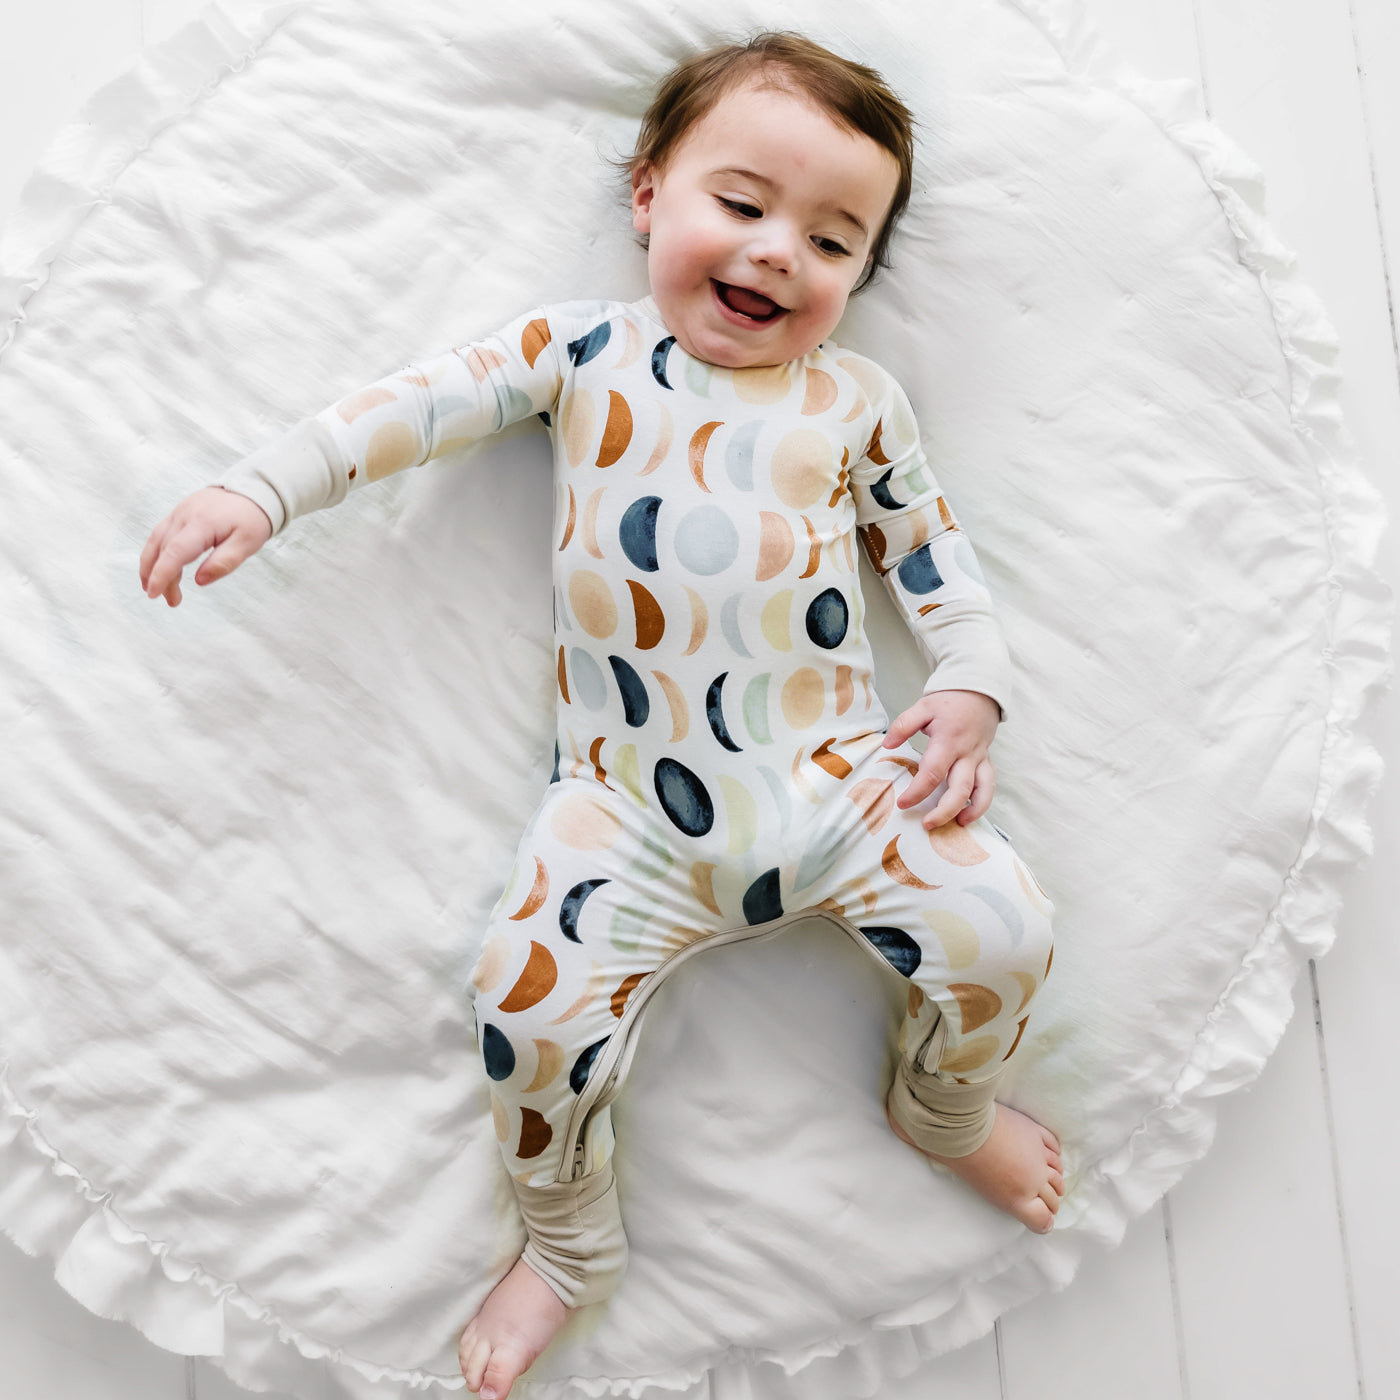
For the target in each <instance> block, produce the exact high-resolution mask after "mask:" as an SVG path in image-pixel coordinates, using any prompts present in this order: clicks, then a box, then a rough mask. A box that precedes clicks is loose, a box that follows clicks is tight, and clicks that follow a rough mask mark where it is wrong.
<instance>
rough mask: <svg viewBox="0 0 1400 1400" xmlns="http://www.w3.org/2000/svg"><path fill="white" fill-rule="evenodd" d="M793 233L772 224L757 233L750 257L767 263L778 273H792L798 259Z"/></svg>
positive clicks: (776, 224)
mask: <svg viewBox="0 0 1400 1400" xmlns="http://www.w3.org/2000/svg"><path fill="white" fill-rule="evenodd" d="M794 247H795V243H794V237H793V234H792V231H791V230H790V229H786V228H784V227H783V226H782V225H781V224H778V223H770V224H769V225H768V227H767V228H764V229H762V230H758V231H757V236H756V237H755V239H754V242H753V246H752V248H751V249H750V256H751V257H752V258H753V260H754V261H755V262H762V263H767V264H768V266H769V267H771V268H773V269H774V270H775V271H777V272H790V271H791V270H792V265H793V262H794V260H795V258H796V253H795V251H794Z"/></svg>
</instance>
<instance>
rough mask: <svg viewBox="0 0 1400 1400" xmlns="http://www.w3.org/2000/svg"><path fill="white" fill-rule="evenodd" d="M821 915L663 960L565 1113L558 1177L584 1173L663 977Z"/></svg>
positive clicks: (790, 917)
mask: <svg viewBox="0 0 1400 1400" xmlns="http://www.w3.org/2000/svg"><path fill="white" fill-rule="evenodd" d="M823 916H824V917H826V918H833V917H835V916H834V915H832V914H831V912H830V910H824V909H822V910H815V911H814V910H811V909H799V910H797V911H796V912H794V913H791V914H783V915H781V916H780V917H779V918H777V919H773V920H771V921H770V922H768V923H766V924H752V925H748V926H746V927H744V928H738V929H727V930H725V932H723V933H712V934H710V935H709V936H708V937H706V938H698V939H696V941H695V942H694V943H692V944H690V945H689V946H688V947H685V948H682V949H681V950H680V952H678V953H673V954H672V955H671V956H670V957H669V958H667V960H666V961H665V962H664V963H662V964H661V966H660V967H658V968H657V969H656V971H655V972H653V973H652V974H651V975H650V976H649V977H648V978H647V979H646V981H645V982H643V983H642V984H641V985H640V986H639V987H638V988H637V990H636V991H635V992H633V993H632V999H631V1001H630V1002H628V1004H627V1009H626V1010H625V1011H624V1012H623V1013H622V1019H621V1021H619V1022H618V1026H617V1029H616V1030H615V1031H614V1032H613V1033H612V1038H611V1039H610V1040H609V1041H608V1043H607V1045H606V1046H605V1047H604V1049H603V1052H602V1054H601V1055H599V1057H598V1059H597V1060H596V1061H595V1062H594V1065H593V1072H592V1074H590V1075H589V1077H588V1083H587V1084H585V1085H584V1087H583V1093H581V1094H580V1095H579V1096H578V1098H577V1099H576V1100H575V1102H574V1106H573V1108H572V1109H571V1110H570V1111H569V1119H568V1123H567V1124H566V1126H565V1128H564V1160H563V1162H562V1163H561V1164H560V1168H559V1176H558V1178H557V1179H558V1180H559V1181H561V1182H562V1181H577V1180H579V1178H580V1177H583V1176H585V1175H587V1169H588V1142H589V1138H590V1131H589V1129H590V1128H591V1126H592V1123H591V1120H592V1119H593V1118H594V1117H595V1115H596V1114H597V1113H598V1112H599V1111H600V1110H601V1109H603V1108H606V1107H607V1106H608V1104H610V1103H611V1102H612V1101H613V1099H615V1098H616V1097H617V1093H618V1090H619V1088H620V1087H621V1083H622V1078H623V1074H624V1072H625V1071H626V1068H627V1065H628V1064H630V1062H631V1059H632V1054H631V1052H632V1051H633V1050H634V1049H635V1048H636V1046H635V1041H634V1039H633V1037H634V1035H635V1032H636V1028H637V1022H638V1021H639V1020H640V1019H641V1015H642V1012H643V1010H645V1008H646V1004H647V1002H648V1001H650V999H651V996H652V993H653V992H654V991H655V990H656V989H657V987H659V986H660V985H661V983H662V981H663V980H664V978H665V977H667V976H669V975H670V973H672V972H673V971H674V970H675V969H676V968H677V967H678V966H679V965H680V964H681V963H683V962H685V960H686V959H687V958H689V957H692V956H693V955H694V954H696V953H698V952H700V951H701V950H702V949H705V948H713V947H715V946H716V945H718V944H721V943H741V942H745V941H747V940H748V939H751V938H771V937H772V936H773V935H774V934H777V933H781V932H782V931H783V929H784V928H786V927H787V925H788V924H791V923H795V922H796V921H797V920H798V919H802V918H812V917H818V918H820V917H823ZM838 922H839V921H838ZM847 931H848V932H849V931H850V930H849V929H848V930H847ZM856 936H857V940H858V941H859V942H861V943H865V944H866V945H867V947H868V946H869V942H868V940H867V939H865V938H862V937H860V935H859V934H857V935H856ZM870 951H871V952H872V953H874V955H875V956H876V957H877V958H880V961H881V962H882V963H884V965H885V967H887V968H888V967H889V964H888V963H886V962H885V960H884V958H882V957H880V954H879V953H878V952H876V950H875V949H874V948H871V949H870ZM566 1172H567V1173H568V1175H567V1176H566V1175H565V1173H566Z"/></svg>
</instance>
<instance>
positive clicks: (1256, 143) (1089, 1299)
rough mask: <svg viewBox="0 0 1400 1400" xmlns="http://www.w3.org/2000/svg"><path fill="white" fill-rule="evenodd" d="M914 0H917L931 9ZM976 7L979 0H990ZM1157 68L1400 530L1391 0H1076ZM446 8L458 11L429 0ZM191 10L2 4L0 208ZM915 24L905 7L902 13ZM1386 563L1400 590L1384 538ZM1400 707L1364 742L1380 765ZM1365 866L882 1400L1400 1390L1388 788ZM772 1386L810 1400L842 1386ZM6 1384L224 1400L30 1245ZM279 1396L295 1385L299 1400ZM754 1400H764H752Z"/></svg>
mask: <svg viewBox="0 0 1400 1400" xmlns="http://www.w3.org/2000/svg"><path fill="white" fill-rule="evenodd" d="M926 2H927V0H926ZM991 2H992V0H989V3H991ZM1088 2H1089V8H1090V12H1091V14H1093V16H1094V17H1095V18H1096V20H1097V21H1098V23H1099V25H1100V27H1101V29H1102V30H1103V32H1104V33H1105V34H1106V36H1107V37H1108V38H1109V39H1110V40H1111V41H1112V42H1113V43H1114V44H1115V45H1116V46H1117V47H1118V48H1119V49H1120V51H1121V52H1123V53H1124V54H1125V55H1126V56H1127V57H1128V58H1129V59H1130V60H1131V61H1132V63H1133V64H1134V66H1136V67H1137V68H1138V69H1139V70H1140V71H1141V72H1143V73H1144V74H1146V75H1147V76H1150V77H1160V78H1170V77H1186V78H1190V79H1192V80H1193V81H1195V82H1196V83H1198V84H1200V85H1201V89H1202V97H1201V103H1202V108H1203V110H1205V111H1207V112H1208V113H1209V115H1210V116H1211V117H1212V118H1213V119H1214V120H1215V121H1217V122H1218V123H1219V124H1220V125H1221V126H1222V127H1223V128H1224V130H1225V131H1226V132H1228V133H1229V134H1230V135H1231V136H1232V137H1233V138H1234V139H1235V140H1236V141H1237V142H1238V143H1239V144H1240V145H1241V146H1242V147H1243V148H1244V149H1245V150H1246V151H1247V152H1248V153H1249V154H1250V155H1252V156H1253V157H1254V159H1255V160H1256V161H1257V162H1258V163H1259V164H1260V165H1261V166H1262V167H1263V169H1264V171H1265V174H1266V175H1267V177H1268V185H1269V213H1270V219H1271V222H1272V224H1273V226H1274V228H1275V230H1276V232H1277V233H1278V234H1279V236H1280V237H1281V239H1282V240H1283V242H1284V243H1285V244H1286V245H1287V246H1288V247H1290V248H1292V249H1294V250H1295V251H1296V252H1297V253H1298V255H1299V260H1300V264H1301V267H1302V270H1303V273H1304V276H1305V279H1306V280H1307V281H1308V282H1309V283H1311V285H1312V286H1313V287H1314V288H1315V289H1316V290H1317V292H1318V293H1319V294H1320V295H1321V297H1322V300H1323V302H1324V304H1325V305H1326V307H1327V309H1328V312H1329V314H1330V316H1331V318H1332V320H1333V322H1334V323H1335V325H1336V327H1337V329H1338V331H1339V333H1340V335H1341V339H1342V347H1343V359H1342V371H1343V375H1344V386H1343V406H1344V409H1345V411H1346V415H1347V421H1348V424H1349V427H1350V429H1351V432H1352V434H1353V436H1354V437H1355V438H1356V440H1357V444H1358V447H1359V450H1360V455H1361V457H1362V460H1363V461H1364V462H1365V463H1366V464H1367V465H1368V467H1369V469H1370V472H1371V475H1372V476H1373V478H1374V479H1375V480H1376V481H1377V483H1378V484H1379V485H1380V487H1381V489H1382V490H1383V492H1384V493H1385V496H1386V499H1387V501H1388V504H1389V508H1390V512H1391V515H1392V517H1393V518H1395V519H1397V521H1400V356H1397V353H1396V333H1395V316H1394V310H1393V303H1392V296H1391V281H1392V276H1393V275H1394V273H1395V271H1396V269H1394V268H1393V266H1392V262H1391V259H1392V258H1393V257H1394V255H1395V254H1396V253H1397V252H1400V5H1397V4H1396V3H1395V0H1088ZM445 3H465V0H445ZM200 8H201V6H200V4H199V3H198V2H197V0H43V4H42V6H40V5H37V4H31V3H29V0H0V21H3V23H0V220H3V219H4V218H5V217H7V216H8V214H9V212H10V210H11V209H12V208H13V207H14V204H15V201H16V200H17V198H18V195H19V191H20V188H21V186H22V184H23V182H24V179H25V177H26V175H27V174H28V172H29V170H30V169H31V168H32V166H33V165H34V163H35V162H36V160H37V159H38V158H39V156H40V154H41V153H42V151H43V149H44V147H45V146H46V144H47V143H48V141H49V140H50V138H51V137H52V135H53V134H54V132H55V131H56V129H57V128H58V127H59V126H60V125H61V124H62V123H63V122H65V121H68V120H71V119H73V118H74V116H75V115H76V113H77V110H78V108H79V106H80V104H81V103H82V101H83V99H84V98H85V97H86V95H87V94H88V93H89V92H90V91H92V89H94V88H95V87H97V86H99V85H101V84H102V83H104V82H106V81H107V80H109V79H110V78H113V77H115V76H116V75H117V74H119V73H120V72H122V71H123V70H124V69H126V68H128V67H130V66H131V64H132V63H133V62H134V61H135V59H136V56H137V54H138V52H139V51H140V49H141V48H142V46H143V45H145V44H148V43H152V42H155V41H157V40H159V39H161V38H163V37H165V36H166V35H168V34H170V33H171V32H173V31H174V30H175V29H176V28H178V27H179V26H180V25H182V24H184V23H186V22H187V21H188V20H189V19H191V18H193V17H194V16H195V15H196V14H197V13H198V12H199V10H200ZM910 13H911V22H912V16H913V15H914V14H916V13H917V7H911V11H910ZM1383 548H1384V557H1383V560H1382V567H1383V569H1384V571H1385V573H1386V575H1387V577H1388V578H1389V580H1390V582H1391V584H1392V586H1396V585H1397V584H1400V568H1397V556H1398V555H1400V548H1397V545H1396V543H1395V538H1394V537H1393V536H1388V537H1387V539H1386V541H1385V545H1384V546H1383ZM1398 716H1400V708H1398V707H1397V703H1396V700H1395V698H1394V696H1393V695H1388V696H1387V697H1386V699H1385V700H1384V702H1383V703H1382V707H1381V711H1380V714H1379V724H1378V728H1377V731H1376V732H1377V738H1378V741H1379V744H1380V747H1381V751H1382V754H1383V755H1384V757H1385V759H1386V763H1387V768H1388V769H1389V770H1391V773H1392V774H1393V773H1394V772H1395V770H1400V717H1398ZM1372 816H1373V822H1374V828H1375V837H1376V850H1377V856H1376V858H1375V859H1374V860H1373V861H1372V862H1371V863H1370V864H1369V866H1367V867H1366V868H1365V869H1363V870H1360V871H1358V872H1356V873H1355V874H1354V875H1353V876H1352V878H1351V880H1350V881H1349V887H1348V890H1347V895H1348V898H1347V906H1346V911H1345V913H1344V916H1343V919H1342V922H1341V926H1340V928H1339V932H1338V942H1337V946H1336V948H1335V949H1334V951H1333V952H1332V953H1330V954H1329V955H1328V956H1327V957H1326V958H1325V959H1323V960H1321V961H1320V962H1318V963H1317V964H1316V966H1315V967H1314V966H1310V967H1309V968H1307V969H1306V970H1305V971H1304V973H1303V975H1302V977H1301V978H1300V980H1299V982H1298V985H1297V988H1296V991H1295V998H1296V1004H1297V1014H1296V1015H1295V1016H1294V1019H1293V1021H1292V1023H1291V1025H1290V1026H1289V1029H1288V1031H1287V1032H1286V1034H1285V1036H1284V1039H1283V1042H1282V1044H1281V1045H1280V1047H1279V1049H1278V1051H1277V1053H1276V1054H1275V1056H1274V1058H1273V1059H1272V1061H1271V1062H1270V1064H1269V1065H1268V1067H1267V1068H1266V1070H1265V1072H1264V1074H1263V1076H1262V1078H1261V1079H1260V1081H1259V1083H1258V1084H1257V1085H1256V1086H1255V1087H1254V1088H1252V1089H1251V1090H1249V1091H1247V1092H1244V1093H1240V1094H1236V1095H1234V1096H1233V1097H1231V1098H1230V1099H1227V1100H1225V1101H1224V1102H1223V1103H1222V1105H1221V1112H1220V1127H1219V1133H1218V1137H1217V1141H1216V1144H1215V1146H1214V1147H1213V1148H1212V1150H1211V1152H1210V1154H1209V1156H1208V1157H1207V1158H1206V1160H1205V1161H1204V1162H1203V1163H1201V1164H1200V1165H1199V1166H1198V1167H1196V1168H1195V1169H1194V1170H1193V1171H1192V1172H1191V1173H1190V1174H1189V1175H1188V1176H1187V1178H1186V1179H1185V1181H1183V1182H1182V1184H1181V1185H1180V1186H1179V1187H1177V1188H1176V1189H1175V1190H1173V1191H1172V1192H1171V1193H1170V1194H1169V1195H1168V1197H1167V1198H1166V1199H1165V1200H1164V1201H1163V1202H1162V1203H1161V1204H1159V1205H1158V1206H1157V1207H1156V1208H1155V1209H1154V1210H1152V1211H1151V1212H1149V1214H1148V1215H1147V1216H1145V1217H1144V1218H1143V1219H1142V1220H1140V1221H1138V1222H1137V1223H1136V1224H1135V1225H1134V1226H1133V1227H1131V1228H1130V1230H1129V1232H1128V1236H1127V1239H1126V1241H1125V1242H1124V1243H1123V1245H1122V1246H1121V1247H1120V1248H1119V1249H1117V1250H1116V1251H1114V1252H1112V1253H1106V1254H1101V1255H1096V1256H1094V1257H1091V1258H1090V1259H1089V1260H1088V1261H1087V1262H1086V1264H1085V1266H1084V1268H1083V1269H1082V1271H1081V1273H1080V1275H1079V1277H1078V1278H1077V1279H1076V1280H1075V1282H1074V1283H1073V1284H1072V1286H1071V1287H1070V1288H1069V1289H1068V1290H1067V1291H1066V1292H1064V1293H1061V1294H1058V1295H1055V1296H1051V1297H1045V1298H1041V1299H1038V1300H1036V1301H1035V1302H1032V1303H1030V1304H1028V1305H1026V1306H1024V1307H1022V1308H1020V1309H1017V1310H1016V1311H1014V1312H1012V1313H1009V1314H1008V1315H1007V1316H1006V1317H1004V1318H1003V1319H1002V1320H1001V1322H1000V1323H999V1324H998V1326H997V1328H996V1331H995V1332H994V1333H993V1334H990V1335H988V1336H987V1337H986V1338H984V1339H983V1340H982V1341H981V1342H979V1343H976V1344H974V1345H973V1346H971V1347H968V1348H966V1349H964V1350H963V1351H962V1352H960V1353H957V1354H956V1355H954V1356H952V1357H948V1358H945V1359H944V1360H942V1361H940V1362H938V1363H936V1364H934V1365H933V1366H930V1367H929V1368H927V1369H926V1370H925V1371H924V1372H923V1373H922V1374H921V1375H918V1376H916V1377H911V1378H910V1379H909V1381H908V1382H906V1383H903V1384H901V1385H899V1386H898V1387H887V1388H886V1389H885V1390H884V1391H883V1392H882V1396H881V1400H913V1397H915V1396H918V1397H921V1400H934V1398H935V1397H940V1396H946V1397H949V1400H1067V1398H1068V1397H1071V1396H1072V1397H1074V1398H1075V1400H1129V1397H1131V1400H1217V1398H1218V1400H1226V1398H1227V1397H1228V1400H1265V1397H1268V1400H1295V1397H1296V1400H1304V1397H1306V1400H1344V1398H1345V1400H1351V1397H1357V1396H1363V1397H1370V1400H1391V1397H1395V1396H1400V1329H1397V1327H1396V1326H1395V1319H1394V1310H1395V1306H1396V1305H1397V1303H1400V1223H1397V1222H1400V1200H1397V1191H1396V1189H1395V1185H1394V1177H1395V1171H1396V1166H1397V1159H1400V1124H1398V1123H1397V1114H1400V1095H1397V1093H1396V1084H1395V1074H1394V1070H1393V1068H1392V1066H1393V1064H1394V1058H1395V1049H1394V1044H1393V1039H1394V1036H1395V1034H1396V1018H1395V1002H1396V1000H1397V993H1400V938H1397V931H1398V930H1400V916H1397V912H1396V911H1397V910H1400V860H1397V858H1396V857H1397V855H1400V839H1397V838H1400V782H1397V781H1396V779H1395V777H1393V776H1392V777H1390V778H1389V779H1388V780H1387V782H1386V784H1385V785H1384V787H1383V788H1382V791H1381V794H1380V796H1379V798H1378V799H1377V801H1376V804H1375V805H1374V807H1373V809H1372ZM809 1390H810V1387H807V1388H804V1387H802V1386H801V1385H800V1384H799V1385H797V1386H795V1388H793V1389H792V1390H791V1391H790V1392H785V1393H790V1394H791V1395H792V1396H794V1397H795V1396H798V1395H801V1396H802V1397H803V1400H846V1397H836V1396H831V1397H817V1396H811V1395H809V1393H808V1391H809ZM0 1394H2V1395H3V1396H5V1397H6V1400H41V1398H42V1400H49V1397H62V1398H63V1400H182V1397H185V1398H186V1400H188V1397H195V1396H197V1397H198V1400H233V1397H237V1396H241V1395H243V1394H244V1392H243V1391H241V1390H239V1389H238V1388H237V1387H235V1386H233V1385H231V1384H230V1383H229V1382H228V1380H227V1379H226V1378H225V1377H224V1376H223V1375H222V1373H221V1372H219V1371H218V1370H217V1368H216V1367H215V1366H213V1365H212V1364H211V1363H209V1362H206V1361H186V1359H185V1358H183V1357H177V1356H173V1355H171V1354H169V1353H167V1352H163V1351H161V1350H159V1349H158V1348H156V1347H154V1346H152V1345H151V1344H150V1343H148V1342H147V1341H145V1340H144V1339H143V1338H142V1337H140V1336H139V1335H138V1334H137V1333H136V1332H134V1331H133V1330H132V1329H130V1328H129V1327H126V1326H125V1325H123V1324H120V1323H113V1322H106V1321H102V1320H100V1319H97V1318H94V1317H92V1316H91V1315H90V1314H88V1313H86V1312H85V1311H83V1309H81V1308H80V1307H79V1306H78V1305H77V1304H76V1303H74V1302H73V1301H72V1300H71V1299H69V1298H68V1296H67V1295H66V1294H64V1293H63V1292H62V1291H61V1290H60V1289H59V1288H58V1287H57V1285H56V1284H55V1283H54V1282H53V1279H52V1264H51V1262H50V1261H37V1260H31V1259H28V1258H26V1257H25V1256H23V1255H21V1254H20V1253H19V1252H18V1251H17V1250H16V1249H15V1248H14V1247H13V1246H12V1245H10V1244H9V1243H8V1242H6V1241H4V1240H3V1239H0ZM297 1400H314V1398H313V1397H298V1398H297ZM756 1400H759V1397H756Z"/></svg>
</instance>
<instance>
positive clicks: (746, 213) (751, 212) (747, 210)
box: [715, 194, 763, 219]
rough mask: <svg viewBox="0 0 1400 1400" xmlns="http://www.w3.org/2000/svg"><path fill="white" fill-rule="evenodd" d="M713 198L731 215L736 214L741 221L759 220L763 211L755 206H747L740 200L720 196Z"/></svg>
mask: <svg viewBox="0 0 1400 1400" xmlns="http://www.w3.org/2000/svg"><path fill="white" fill-rule="evenodd" d="M715 198H716V199H718V200H719V202H720V203H721V204H722V205H724V207H725V208H726V209H728V210H729V212H730V213H731V214H738V215H739V217H740V218H742V219H761V218H762V217H763V210H762V209H760V208H759V207H758V205H756V204H749V203H747V202H746V201H744V200H742V199H726V198H725V197H724V196H723V195H722V194H721V195H716V196H715Z"/></svg>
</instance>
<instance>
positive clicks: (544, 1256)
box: [515, 1162, 627, 1308]
mask: <svg viewBox="0 0 1400 1400" xmlns="http://www.w3.org/2000/svg"><path fill="white" fill-rule="evenodd" d="M515 1198H516V1200H517V1201H518V1202H519V1203H520V1213H521V1215H523V1216H524V1217H525V1228H526V1230H527V1231H529V1234H530V1242H529V1243H528V1244H527V1245H526V1246H525V1252H524V1254H522V1255H521V1258H522V1259H524V1260H525V1262H526V1263H527V1264H528V1265H529V1266H530V1267H531V1268H532V1269H533V1270H534V1271H535V1272H536V1273H537V1274H538V1275H539V1276H540V1277H541V1278H542V1279H543V1280H544V1281H545V1282H546V1283H547V1284H548V1285H549V1286H550V1287H551V1288H552V1289H553V1290H554V1291H555V1292H556V1293H557V1294H558V1295H559V1297H560V1298H561V1299H563V1301H564V1304H565V1306H566V1307H570V1308H579V1307H582V1306H584V1304H586V1303H600V1302H602V1301H603V1299H604V1298H608V1297H610V1296H611V1295H612V1294H613V1293H614V1292H615V1291H616V1290H617V1286H618V1284H619V1283H620V1282H621V1281H622V1275H623V1273H624V1272H625V1270H626V1268H627V1236H626V1235H625V1234H623V1232H622V1213H621V1211H620V1210H619V1209H618V1205H617V1183H616V1181H614V1179H613V1169H612V1163H611V1162H608V1163H607V1165H606V1166H605V1167H604V1168H603V1170H602V1171H600V1172H595V1173H594V1174H593V1175H592V1176H586V1177H584V1178H583V1179H582V1180H581V1181H557V1182H553V1183H552V1184H550V1185H549V1186H522V1185H521V1184H520V1183H519V1182H516V1184H515Z"/></svg>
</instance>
